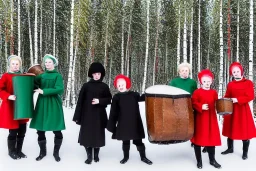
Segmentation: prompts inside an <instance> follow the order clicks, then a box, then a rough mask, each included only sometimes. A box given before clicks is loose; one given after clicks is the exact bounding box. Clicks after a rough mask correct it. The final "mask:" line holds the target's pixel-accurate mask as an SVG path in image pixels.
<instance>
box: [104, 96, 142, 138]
mask: <svg viewBox="0 0 256 171" xmlns="http://www.w3.org/2000/svg"><path fill="white" fill-rule="evenodd" d="M139 101H145V96H144V95H143V96H140V94H139V93H137V92H133V91H128V92H123V93H117V94H115V95H114V97H113V99H112V104H111V109H110V115H109V121H108V125H107V129H108V130H109V131H110V132H112V133H113V136H112V138H113V139H117V140H137V139H143V138H145V133H144V128H143V124H142V120H141V116H140V109H139V103H138V102H139Z"/></svg>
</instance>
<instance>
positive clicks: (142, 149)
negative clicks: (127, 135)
mask: <svg viewBox="0 0 256 171" xmlns="http://www.w3.org/2000/svg"><path fill="white" fill-rule="evenodd" d="M145 149H146V148H145V146H144V144H143V145H141V146H137V150H138V151H139V153H140V158H141V161H142V162H144V163H146V164H148V165H151V164H153V163H152V161H150V160H149V159H147V157H146V152H145Z"/></svg>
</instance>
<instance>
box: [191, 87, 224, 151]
mask: <svg viewBox="0 0 256 171" xmlns="http://www.w3.org/2000/svg"><path fill="white" fill-rule="evenodd" d="M217 99H218V95H217V92H216V91H215V90H213V89H210V90H204V89H202V88H200V89H197V90H196V91H194V93H193V95H192V105H193V108H194V110H195V130H194V136H193V137H192V139H191V142H192V143H194V144H196V145H199V146H220V145H221V139H220V130H219V125H218V120H217V114H216V110H215V102H216V100H217ZM203 104H208V107H209V109H208V110H202V105H203Z"/></svg>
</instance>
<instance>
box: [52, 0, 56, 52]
mask: <svg viewBox="0 0 256 171" xmlns="http://www.w3.org/2000/svg"><path fill="white" fill-rule="evenodd" d="M55 22H56V0H53V47H52V48H53V56H55V46H56V45H55V42H56V41H55V36H56V24H55Z"/></svg>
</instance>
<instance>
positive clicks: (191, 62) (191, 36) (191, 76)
mask: <svg viewBox="0 0 256 171" xmlns="http://www.w3.org/2000/svg"><path fill="white" fill-rule="evenodd" d="M193 16H194V7H193V5H192V7H191V24H190V46H189V47H190V49H189V50H190V51H189V63H190V65H191V71H190V72H191V73H190V78H193V61H192V60H193Z"/></svg>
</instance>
